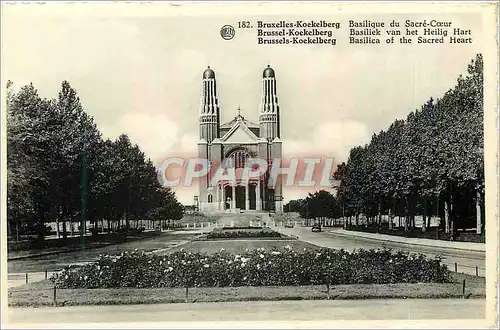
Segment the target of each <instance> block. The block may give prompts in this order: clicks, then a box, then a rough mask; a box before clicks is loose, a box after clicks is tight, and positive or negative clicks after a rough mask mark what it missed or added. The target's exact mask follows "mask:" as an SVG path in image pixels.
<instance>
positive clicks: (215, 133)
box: [200, 67, 220, 143]
mask: <svg viewBox="0 0 500 330" xmlns="http://www.w3.org/2000/svg"><path fill="white" fill-rule="evenodd" d="M201 88H202V91H201V104H200V140H204V141H205V142H208V143H210V142H212V141H213V140H214V139H216V138H218V137H219V124H220V122H219V121H220V113H219V101H218V99H217V84H216V81H215V72H214V70H212V69H211V68H210V67H208V68H207V69H206V70H205V71H204V72H203V80H202V86H201Z"/></svg>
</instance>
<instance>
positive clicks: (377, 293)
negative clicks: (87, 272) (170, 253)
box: [8, 273, 486, 307]
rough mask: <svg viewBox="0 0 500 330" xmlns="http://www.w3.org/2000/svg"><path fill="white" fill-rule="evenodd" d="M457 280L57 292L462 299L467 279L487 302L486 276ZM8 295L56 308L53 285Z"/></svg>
mask: <svg viewBox="0 0 500 330" xmlns="http://www.w3.org/2000/svg"><path fill="white" fill-rule="evenodd" d="M453 278H454V280H455V281H454V283H397V284H352V285H336V286H332V287H331V288H330V293H329V294H328V293H327V292H326V286H324V285H323V286H321V285H310V286H282V287H277V286H274V287H211V288H190V289H189V290H188V298H187V299H186V290H185V289H184V288H155V289H138V288H137V289H136V288H113V289H57V292H56V296H57V298H56V300H57V304H58V306H76V305H124V304H156V303H180V302H188V303H194V302H229V301H265V300H268V301H269V300H321V299H398V298H399V299H411V298H423V299H425V298H433V299H436V298H461V297H462V281H463V280H464V279H465V281H466V290H465V292H466V297H467V298H485V296H486V294H485V279H484V278H483V277H474V276H471V275H465V274H460V273H458V274H453ZM8 291H9V293H8V304H9V306H11V307H27V306H32V307H41V306H53V285H52V283H51V282H50V281H49V280H44V281H41V282H36V283H30V284H26V285H23V286H20V287H15V288H11V289H9V290H8Z"/></svg>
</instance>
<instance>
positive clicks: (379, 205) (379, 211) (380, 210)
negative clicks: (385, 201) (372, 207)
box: [377, 198, 382, 229]
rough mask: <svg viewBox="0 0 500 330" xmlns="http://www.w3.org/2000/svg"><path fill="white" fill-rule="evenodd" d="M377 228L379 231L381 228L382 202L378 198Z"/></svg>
mask: <svg viewBox="0 0 500 330" xmlns="http://www.w3.org/2000/svg"><path fill="white" fill-rule="evenodd" d="M377 222H378V228H379V229H380V226H382V202H381V201H380V198H379V200H378V219H377Z"/></svg>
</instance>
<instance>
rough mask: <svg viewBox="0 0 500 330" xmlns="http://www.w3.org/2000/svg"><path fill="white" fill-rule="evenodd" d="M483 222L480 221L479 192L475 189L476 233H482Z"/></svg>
mask: <svg viewBox="0 0 500 330" xmlns="http://www.w3.org/2000/svg"><path fill="white" fill-rule="evenodd" d="M482 228H483V224H482V221H481V192H480V191H479V189H476V233H477V234H482Z"/></svg>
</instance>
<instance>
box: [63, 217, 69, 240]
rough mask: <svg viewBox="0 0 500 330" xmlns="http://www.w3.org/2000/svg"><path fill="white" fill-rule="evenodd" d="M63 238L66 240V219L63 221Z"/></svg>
mask: <svg viewBox="0 0 500 330" xmlns="http://www.w3.org/2000/svg"><path fill="white" fill-rule="evenodd" d="M62 223H63V238H64V239H66V238H67V237H68V228H67V227H66V219H63V222H62Z"/></svg>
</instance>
